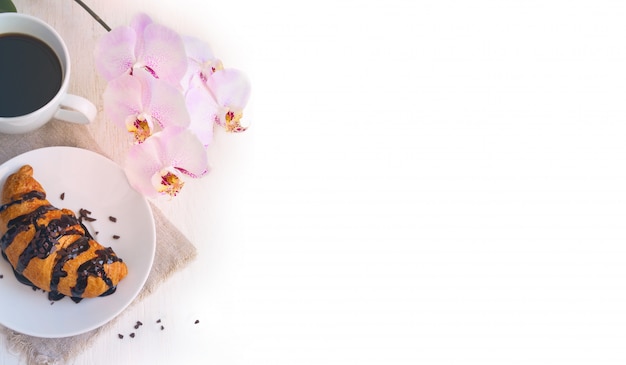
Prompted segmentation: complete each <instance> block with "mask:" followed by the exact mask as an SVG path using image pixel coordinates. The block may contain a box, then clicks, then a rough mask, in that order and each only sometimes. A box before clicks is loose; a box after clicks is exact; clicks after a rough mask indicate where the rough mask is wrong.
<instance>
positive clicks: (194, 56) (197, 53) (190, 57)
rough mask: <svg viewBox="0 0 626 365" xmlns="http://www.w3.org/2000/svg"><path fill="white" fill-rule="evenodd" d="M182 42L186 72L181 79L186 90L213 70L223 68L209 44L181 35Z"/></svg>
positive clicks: (203, 81)
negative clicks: (185, 58)
mask: <svg viewBox="0 0 626 365" xmlns="http://www.w3.org/2000/svg"><path fill="white" fill-rule="evenodd" d="M183 44H184V45H185V52H186V54H187V73H186V74H185V76H184V77H183V79H182V82H181V85H182V87H183V89H185V90H188V89H190V88H192V87H194V86H197V85H198V84H201V83H206V81H207V78H208V77H210V76H211V75H212V74H213V73H214V72H215V71H219V70H222V69H224V66H223V64H222V61H220V60H219V59H218V58H217V57H215V55H213V51H212V50H211V47H209V45H208V44H207V43H205V42H203V41H201V40H199V39H198V38H194V37H189V36H183Z"/></svg>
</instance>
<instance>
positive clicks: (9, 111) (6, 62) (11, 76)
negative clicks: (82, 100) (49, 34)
mask: <svg viewBox="0 0 626 365" xmlns="http://www.w3.org/2000/svg"><path fill="white" fill-rule="evenodd" d="M62 80H63V70H62V68H61V62H60V61H59V59H58V57H57V56H56V54H55V53H54V51H53V50H52V49H51V48H50V47H49V46H48V45H47V44H45V43H44V42H42V41H40V40H39V39H37V38H34V37H32V36H29V35H25V34H17V33H9V34H2V35H0V117H16V116H20V115H25V114H29V113H32V112H34V111H35V110H37V109H39V108H41V107H42V106H44V105H46V104H47V103H48V102H49V101H50V100H52V98H53V97H54V96H55V95H56V94H57V92H58V91H59V89H60V88H61V83H62Z"/></svg>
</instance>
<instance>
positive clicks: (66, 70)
mask: <svg viewBox="0 0 626 365" xmlns="http://www.w3.org/2000/svg"><path fill="white" fill-rule="evenodd" d="M2 18H21V19H25V20H26V21H30V22H33V23H36V24H38V25H39V26H41V27H43V28H44V29H45V30H46V31H47V32H49V33H50V34H52V36H53V37H54V38H56V39H57V40H58V42H59V45H60V48H61V51H62V53H63V56H64V59H65V62H63V60H62V59H61V57H60V56H59V55H58V52H57V49H55V48H54V47H52V46H51V45H50V44H49V43H48V42H46V41H45V40H43V39H41V38H39V37H37V36H35V35H33V34H30V33H28V32H22V34H28V35H30V36H33V37H35V38H37V39H39V40H40V41H42V42H44V43H45V44H46V45H48V46H49V47H50V48H52V50H53V51H54V52H55V53H57V54H56V56H57V58H59V62H61V65H62V67H63V80H62V82H61V86H60V87H59V90H58V91H57V93H56V94H55V95H54V96H53V97H52V99H50V100H49V101H48V102H47V103H46V104H44V105H43V106H41V107H39V108H38V109H36V110H33V111H32V112H30V113H27V114H22V115H17V116H14V117H3V116H0V122H2V123H4V124H13V125H19V126H22V125H24V124H23V123H22V121H21V120H20V119H23V118H27V117H30V116H33V115H35V114H37V113H41V111H42V110H45V109H47V108H50V105H51V104H58V103H60V99H61V98H62V97H63V94H65V93H66V91H67V87H68V85H69V76H70V71H71V59H70V53H69V50H68V48H67V45H66V44H65V40H63V37H61V35H60V34H59V32H57V31H56V29H54V28H53V27H52V26H51V25H50V24H48V23H46V22H45V21H44V20H42V19H41V18H38V17H36V16H33V15H29V14H22V13H12V12H9V13H0V21H1V19H2ZM16 33H19V32H16ZM0 34H3V33H0Z"/></svg>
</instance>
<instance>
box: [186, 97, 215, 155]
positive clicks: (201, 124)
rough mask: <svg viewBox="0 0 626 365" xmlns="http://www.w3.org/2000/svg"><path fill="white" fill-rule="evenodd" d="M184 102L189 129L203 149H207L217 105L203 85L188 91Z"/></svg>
mask: <svg viewBox="0 0 626 365" xmlns="http://www.w3.org/2000/svg"><path fill="white" fill-rule="evenodd" d="M185 102H186V104H187V110H188V111H189V117H190V118H191V124H189V129H190V130H191V131H192V132H194V133H195V134H196V136H197V137H198V139H199V140H200V142H202V144H203V145H204V146H205V147H208V146H209V144H211V141H212V140H213V127H214V125H215V119H216V116H217V113H218V106H217V104H215V101H214V100H213V97H211V95H210V94H209V92H208V90H207V89H206V88H205V87H204V85H199V86H198V87H194V88H192V89H190V90H189V91H188V92H187V95H186V96H185Z"/></svg>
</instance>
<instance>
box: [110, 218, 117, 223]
mask: <svg viewBox="0 0 626 365" xmlns="http://www.w3.org/2000/svg"><path fill="white" fill-rule="evenodd" d="M109 220H110V221H111V222H113V223H115V222H117V218H115V217H113V216H109Z"/></svg>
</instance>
